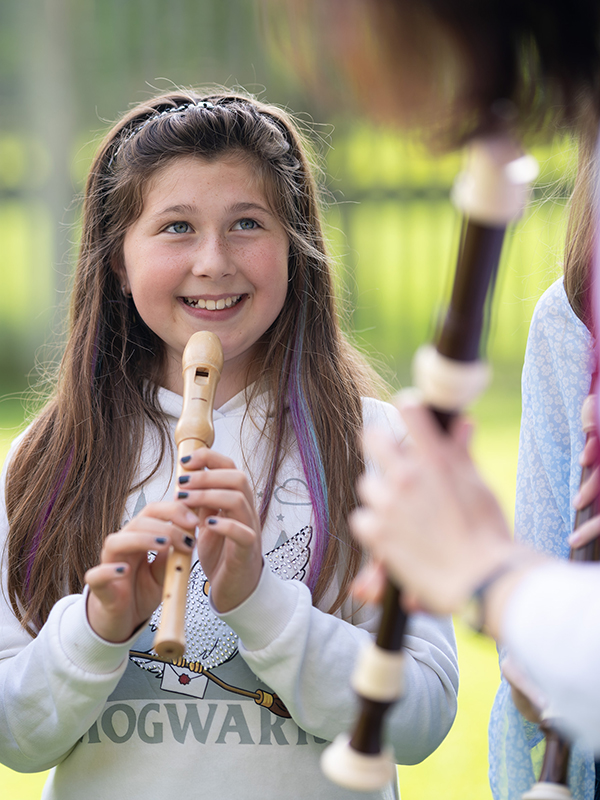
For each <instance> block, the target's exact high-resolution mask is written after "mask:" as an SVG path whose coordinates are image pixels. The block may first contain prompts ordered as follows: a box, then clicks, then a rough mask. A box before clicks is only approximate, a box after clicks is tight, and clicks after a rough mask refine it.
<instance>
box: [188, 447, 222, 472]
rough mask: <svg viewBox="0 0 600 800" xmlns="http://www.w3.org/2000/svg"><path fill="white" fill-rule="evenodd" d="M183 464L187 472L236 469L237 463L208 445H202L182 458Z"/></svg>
mask: <svg viewBox="0 0 600 800" xmlns="http://www.w3.org/2000/svg"><path fill="white" fill-rule="evenodd" d="M180 462H181V465H182V466H183V467H184V469H185V470H186V471H187V472H195V471H196V470H204V469H209V470H211V469H225V470H235V463H234V462H233V461H232V460H231V459H230V458H227V456H224V455H222V454H221V453H219V452H217V451H216V450H211V449H210V448H208V447H200V448H198V450H194V452H193V453H192V454H191V455H189V456H184V457H183V458H182V459H180Z"/></svg>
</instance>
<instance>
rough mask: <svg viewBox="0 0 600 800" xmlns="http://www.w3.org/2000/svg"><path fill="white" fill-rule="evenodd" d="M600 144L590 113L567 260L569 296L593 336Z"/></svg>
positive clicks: (584, 132)
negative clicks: (599, 155)
mask: <svg viewBox="0 0 600 800" xmlns="http://www.w3.org/2000/svg"><path fill="white" fill-rule="evenodd" d="M597 140H598V115H597V114H596V113H592V112H590V114H589V118H588V124H587V127H586V128H585V129H583V130H582V131H581V133H580V135H579V155H578V163H577V176H576V178H575V185H574V188H573V194H572V196H571V200H570V207H569V217H568V222H567V235H566V244H565V256H564V276H565V277H564V283H565V292H566V294H567V297H568V298H569V303H570V304H571V307H572V308H573V311H574V312H575V313H576V314H577V316H578V317H579V319H580V320H581V321H582V322H583V323H584V324H585V325H586V326H587V327H588V328H589V330H590V331H591V332H592V333H594V319H593V314H592V263H593V244H594V230H595V220H594V207H595V193H596V191H597V187H598V180H599V178H600V170H599V165H598V163H597V158H596V147H597Z"/></svg>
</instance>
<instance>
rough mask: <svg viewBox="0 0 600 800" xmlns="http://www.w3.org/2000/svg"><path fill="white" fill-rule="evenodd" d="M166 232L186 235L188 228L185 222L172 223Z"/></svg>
mask: <svg viewBox="0 0 600 800" xmlns="http://www.w3.org/2000/svg"><path fill="white" fill-rule="evenodd" d="M166 230H167V231H169V232H170V233H188V232H189V230H190V226H189V225H188V223H187V222H173V223H172V224H171V225H169V226H168V227H167V229H166Z"/></svg>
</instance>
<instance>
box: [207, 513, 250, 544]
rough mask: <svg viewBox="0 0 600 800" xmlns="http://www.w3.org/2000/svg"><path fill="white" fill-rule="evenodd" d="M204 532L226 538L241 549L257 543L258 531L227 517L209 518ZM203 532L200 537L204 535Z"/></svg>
mask: <svg viewBox="0 0 600 800" xmlns="http://www.w3.org/2000/svg"><path fill="white" fill-rule="evenodd" d="M202 532H210V533H216V534H218V535H219V536H225V537H226V538H227V539H230V540H231V541H232V542H234V543H235V544H236V545H238V546H239V547H243V548H250V547H252V546H253V545H254V544H255V543H256V539H257V536H256V531H255V530H254V528H251V527H250V526H249V525H244V524H242V523H241V522H238V521H237V520H235V519H229V518H227V517H217V516H212V517H207V518H206V520H205V522H204V527H203V529H202ZM202 532H201V534H200V535H202Z"/></svg>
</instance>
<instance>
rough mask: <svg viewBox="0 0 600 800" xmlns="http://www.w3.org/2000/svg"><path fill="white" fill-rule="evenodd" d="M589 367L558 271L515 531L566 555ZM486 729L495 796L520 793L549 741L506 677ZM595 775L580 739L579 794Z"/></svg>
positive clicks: (586, 339) (544, 319)
mask: <svg viewBox="0 0 600 800" xmlns="http://www.w3.org/2000/svg"><path fill="white" fill-rule="evenodd" d="M591 367H592V351H591V337H590V333H589V331H588V329H587V328H586V327H585V325H584V324H583V323H582V322H581V320H580V319H579V318H578V317H577V316H576V315H575V313H574V312H573V310H572V309H571V306H570V305H569V301H568V300H567V296H566V294H565V290H564V286H563V280H562V278H561V279H560V280H558V281H556V283H554V284H552V286H551V287H550V288H549V289H548V290H547V291H546V292H545V293H544V294H543V295H542V297H541V299H540V300H539V302H538V304H537V306H536V309H535V311H534V315H533V319H532V322H531V329H530V332H529V338H528V341H527V350H526V353H525V364H524V367H523V379H522V392H523V398H522V402H523V410H522V418H521V435H520V441H519V463H518V469H517V498H516V507H515V537H516V538H517V539H519V540H521V541H525V542H528V543H529V544H531V545H533V546H534V547H535V548H536V549H538V550H542V551H544V552H547V553H552V554H554V555H556V556H560V557H562V558H566V557H567V556H568V554H569V545H568V543H567V536H568V535H569V533H570V532H571V531H572V529H573V522H574V518H575V512H574V510H573V507H572V505H571V501H572V498H573V496H574V495H575V493H576V491H577V488H578V486H579V480H580V477H581V467H580V466H579V456H580V453H581V451H582V449H583V443H584V437H583V432H582V430H581V420H580V414H581V406H582V403H583V401H584V399H585V397H586V395H587V394H588V391H589V386H590V375H591ZM501 657H502V656H501ZM489 736H490V742H489V743H490V785H491V789H492V793H493V796H494V798H495V800H520V798H521V795H522V793H523V792H524V791H526V790H527V789H529V788H530V787H531V786H532V785H533V783H534V782H535V779H536V777H537V775H538V774H539V768H540V766H541V761H542V757H543V749H544V743H543V738H542V736H541V734H540V732H539V729H538V726H537V725H534V724H532V723H529V722H526V721H525V720H524V719H523V717H522V716H521V715H520V714H519V712H518V711H517V710H516V708H515V706H514V705H513V703H512V700H511V698H510V689H509V686H508V684H507V682H506V681H505V680H502V683H501V684H500V688H499V689H498V693H497V695H496V699H495V701H494V705H493V708H492V715H491V719H490V729H489ZM534 773H535V775H534ZM594 777H595V773H594V761H593V757H592V755H591V754H590V753H587V752H585V751H581V749H580V748H578V747H577V746H575V747H574V748H573V750H572V755H571V761H570V767H569V784H570V788H571V792H572V794H573V798H574V800H592V799H593V797H594Z"/></svg>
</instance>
